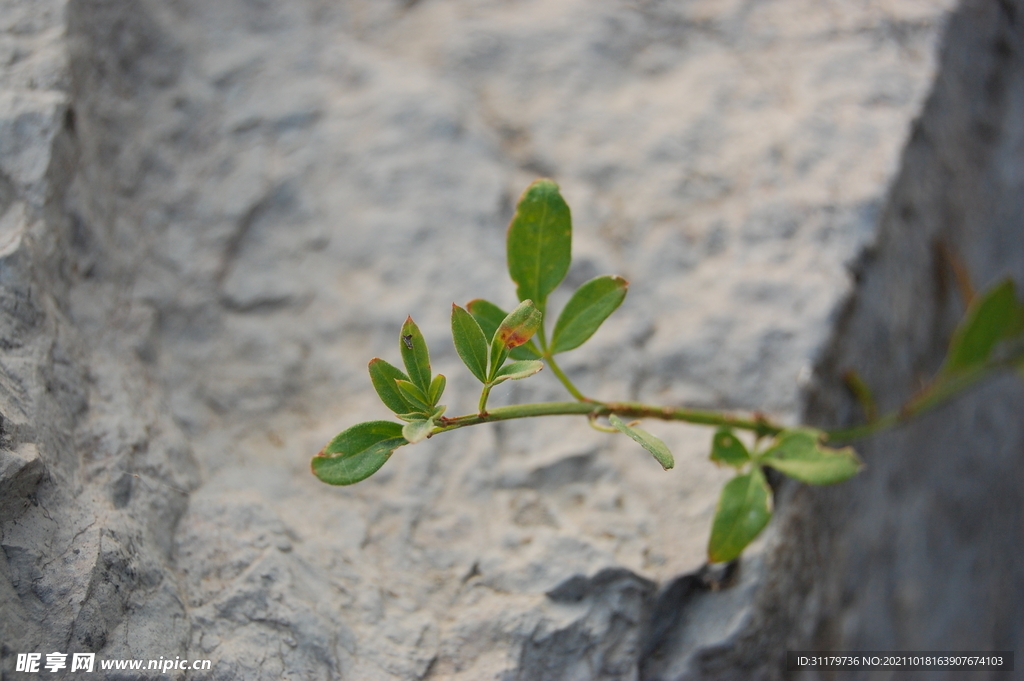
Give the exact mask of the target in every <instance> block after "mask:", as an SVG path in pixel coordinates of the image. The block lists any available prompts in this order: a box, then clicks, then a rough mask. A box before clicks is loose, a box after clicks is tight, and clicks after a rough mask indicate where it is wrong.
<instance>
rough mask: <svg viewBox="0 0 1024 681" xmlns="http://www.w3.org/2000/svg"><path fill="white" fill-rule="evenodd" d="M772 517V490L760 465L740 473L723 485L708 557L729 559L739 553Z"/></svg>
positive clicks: (712, 559)
mask: <svg viewBox="0 0 1024 681" xmlns="http://www.w3.org/2000/svg"><path fill="white" fill-rule="evenodd" d="M771 517H772V511H771V506H770V490H769V489H768V483H767V481H766V480H765V479H764V473H762V472H761V467H760V466H754V467H753V469H752V470H751V471H750V472H749V473H746V474H744V475H737V476H736V477H735V478H733V479H732V480H730V481H729V482H727V483H726V484H725V487H723V488H722V495H721V496H720V497H719V498H718V508H717V509H716V510H715V519H714V521H713V522H712V524H711V538H710V539H709V540H708V560H709V561H711V562H712V563H725V562H727V561H730V560H733V559H734V558H736V557H738V556H739V555H740V554H741V553H742V552H743V549H745V548H747V545H748V544H750V542H752V541H754V539H755V538H757V535H759V534H760V533H761V530H763V529H764V526H765V525H767V524H768V521H769V520H770V519H771Z"/></svg>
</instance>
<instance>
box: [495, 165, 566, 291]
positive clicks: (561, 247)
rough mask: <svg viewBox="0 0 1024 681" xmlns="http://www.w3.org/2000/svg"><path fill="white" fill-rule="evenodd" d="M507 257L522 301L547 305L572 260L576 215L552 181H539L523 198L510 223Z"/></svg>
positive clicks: (530, 187) (543, 179)
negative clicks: (574, 215)
mask: <svg viewBox="0 0 1024 681" xmlns="http://www.w3.org/2000/svg"><path fill="white" fill-rule="evenodd" d="M507 256H508V258H507V259H508V272H509V276H511V277H512V281H514V282H515V283H516V291H517V293H518V295H519V300H533V301H535V302H536V303H537V306H538V307H540V308H543V307H544V304H545V302H546V301H547V297H548V294H549V293H551V291H553V290H555V288H556V287H557V286H558V284H560V283H561V281H562V279H564V278H565V275H566V273H567V272H568V271H569V263H570V261H571V259H572V216H571V214H570V211H569V206H568V204H566V202H565V199H563V198H562V195H561V193H560V192H559V189H558V185H557V184H555V183H554V182H553V181H552V180H549V179H547V178H542V179H539V180H536V181H535V182H533V183H532V184H531V185H530V186H529V187H527V188H526V191H524V192H523V194H522V196H520V197H519V203H518V204H517V206H516V213H515V215H514V216H513V217H512V222H511V223H509V226H508V238H507Z"/></svg>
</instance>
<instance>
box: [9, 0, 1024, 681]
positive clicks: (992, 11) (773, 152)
mask: <svg viewBox="0 0 1024 681" xmlns="http://www.w3.org/2000/svg"><path fill="white" fill-rule="evenodd" d="M951 9H953V8H952V5H951V3H950V2H942V3H938V2H919V1H917V0H880V1H878V2H863V3H861V2H846V1H843V2H840V1H838V0H835V1H832V2H829V1H825V0H785V1H783V0H774V1H770V2H757V3H750V2H740V1H739V0H736V1H731V0H730V1H721V0H715V1H712V0H690V1H688V2H658V1H655V0H651V1H646V0H638V1H635V2H625V1H623V0H615V1H613V0H561V1H559V2H551V1H550V0H548V1H545V0H519V1H516V2H508V1H501V0H451V1H448V2H442V1H441V0H418V1H417V0H403V1H399V0H347V1H345V2H325V1H321V0H302V1H295V2H288V3H284V2H280V3H273V2H267V1H266V0H218V2H205V1H203V0H177V1H174V2H166V1H159V0H66V1H61V0H0V31H2V33H0V547H2V551H0V613H2V616H0V656H2V667H0V669H2V672H0V673H2V674H3V678H5V679H6V678H18V677H19V675H18V674H16V673H15V672H14V671H13V669H14V658H15V656H16V654H17V653H19V652H30V651H37V652H51V651H54V650H56V651H63V652H68V653H70V652H96V653H97V657H98V658H99V659H113V658H144V659H149V658H154V659H155V658H158V657H160V656H163V657H165V658H173V657H175V656H179V655H180V656H182V657H187V658H190V659H196V658H203V659H210V660H212V661H213V669H212V672H209V673H206V674H205V675H203V674H192V677H193V678H210V679H241V678H245V679H282V678H285V679H358V680H376V679H381V680H392V679H427V678H433V679H459V680H467V681H468V680H476V679H502V680H512V679H522V680H523V681H527V680H529V681H535V680H537V681H539V680H545V679H579V680H590V679H608V680H611V679H621V680H634V679H648V680H654V679H665V680H668V679H673V680H675V679H683V678H778V677H782V676H785V671H784V651H785V649H786V648H787V647H789V648H791V649H793V648H799V647H820V648H822V649H852V648H858V647H859V648H862V649H863V648H869V647H875V648H880V649H941V648H946V647H952V648H957V647H960V648H988V649H994V648H1014V647H1016V648H1017V649H1018V650H1024V646H1022V645H1020V643H1021V642H1022V640H1024V624H1022V622H1024V616H1022V608H1024V605H1022V604H1024V593H1022V590H1024V568H1022V567H1021V565H1020V561H1019V559H1017V558H1016V554H1017V553H1019V552H1018V551H1016V550H1015V549H1014V548H1013V546H1014V544H1013V542H1014V541H1017V542H1019V537H1020V536H1022V535H1024V531H1022V530H1024V521H1022V517H1021V516H1022V510H1021V509H1022V508H1024V503H1022V499H1021V490H1022V489H1024V485H1022V484H1021V483H1022V481H1021V470H1024V466H1022V464H1024V460H1022V452H1024V431H1022V428H1021V426H1020V424H1019V423H1018V421H1019V419H1016V418H1015V415H1017V414H1019V413H1021V410H1022V402H1024V393H1022V390H1021V388H1020V385H1019V384H1018V383H1014V382H1013V381H1007V382H997V383H994V384H992V385H989V386H986V387H985V388H984V389H983V390H981V391H979V392H977V393H976V394H973V395H972V396H970V397H969V399H966V400H964V401H962V402H959V403H957V405H955V406H951V407H949V408H948V409H947V410H946V411H944V412H942V413H939V414H936V415H934V416H932V417H930V420H928V421H922V422H921V423H920V424H918V425H917V426H914V427H913V428H909V429H906V430H904V431H900V432H898V433H894V434H892V435H889V436H886V437H885V438H877V439H876V440H874V441H872V442H870V443H866V444H865V445H863V446H862V453H863V455H864V457H865V458H866V460H867V461H868V464H869V467H868V469H867V471H866V473H865V474H864V475H862V476H861V477H859V478H858V479H857V480H856V481H855V482H852V483H849V484H848V485H844V486H841V487H837V488H834V489H827V490H814V491H811V490H808V489H807V488H803V487H798V486H784V487H783V488H782V490H780V494H779V497H778V500H777V501H778V509H779V514H778V517H777V518H776V521H774V522H773V524H772V526H771V528H770V531H769V533H768V535H769V536H768V538H767V539H766V541H763V542H760V543H759V544H758V546H756V547H754V549H753V550H752V551H750V552H749V554H748V557H747V558H746V559H745V560H744V561H743V563H741V565H740V567H739V571H738V572H737V573H735V574H731V575H728V576H727V577H728V578H727V579H726V580H725V585H726V587H727V588H724V589H721V590H719V591H712V590H710V589H709V586H708V584H709V582H711V581H713V580H710V579H709V575H708V574H707V573H706V572H703V571H701V570H700V568H701V566H702V565H703V562H704V557H703V553H704V545H705V543H706V540H707V534H708V531H709V527H710V518H711V513H712V511H713V509H714V504H715V501H716V498H717V494H718V490H719V488H720V485H721V484H722V482H723V481H724V480H725V479H727V474H726V473H724V472H721V471H718V470H716V469H715V468H714V467H713V466H712V465H711V464H709V463H708V462H707V461H706V460H705V459H706V455H707V449H708V445H709V442H710V432H709V431H707V430H704V429H697V428H689V427H685V426H681V425H669V424H648V427H649V428H650V429H651V430H654V431H655V432H657V433H658V434H659V435H660V436H661V437H663V439H665V441H666V442H667V443H668V444H669V446H670V447H671V448H672V449H673V451H674V452H675V453H676V458H677V467H676V469H675V470H674V471H672V472H670V473H665V472H663V471H662V470H661V469H660V467H659V466H658V465H657V464H656V463H655V462H654V461H653V460H651V458H650V457H649V456H648V455H647V454H646V453H645V452H643V451H642V450H640V449H639V448H638V447H637V446H635V444H634V443H632V442H631V441H629V440H627V439H626V438H623V437H615V436H611V435H606V434H602V433H598V432H596V431H593V430H591V429H589V428H587V427H586V425H585V423H583V422H582V421H581V420H579V419H576V420H573V419H570V418H559V419H550V420H548V421H537V422H531V423H522V424H520V423H514V424H512V423H509V424H502V425H491V426H486V427H480V428H475V429H468V430H465V431H459V432H456V433H452V434H449V435H446V436H444V437H438V438H433V439H432V440H431V441H429V442H425V443H422V444H419V445H416V446H415V447H409V448H404V449H402V450H399V452H398V454H396V456H395V457H394V458H393V459H392V460H391V461H390V462H389V463H388V464H387V465H386V466H385V467H384V468H383V469H382V470H381V472H380V473H378V474H377V475H376V476H374V477H373V478H371V479H370V480H368V481H367V482H365V483H362V484H360V485H357V486H355V487H352V488H330V487H328V486H326V485H323V484H321V483H319V482H317V481H316V480H315V479H314V478H313V477H312V476H311V475H310V473H309V470H308V462H309V457H310V456H311V455H312V454H313V453H315V452H316V451H318V450H319V449H320V447H321V446H322V445H323V443H324V442H326V441H327V440H328V439H329V438H330V437H331V436H333V435H334V434H335V433H336V432H338V431H339V430H341V429H343V428H345V427H347V426H348V425H351V424H353V423H355V422H357V421H362V420H367V419H374V418H385V417H386V416H387V412H386V409H385V408H384V407H383V406H382V405H381V404H379V402H378V400H377V398H376V396H375V395H374V393H373V391H372V388H371V386H370V383H369V379H368V377H367V374H366V369H365V366H366V362H367V361H368V360H369V359H370V358H371V357H373V356H376V355H380V356H383V357H385V358H386V359H389V360H391V361H397V356H398V352H397V335H398V329H399V327H400V325H401V322H402V321H403V320H404V319H405V316H406V315H408V314H412V315H414V316H415V318H416V320H417V322H419V324H420V326H421V328H423V330H424V333H425V335H426V337H427V340H428V342H429V343H430V344H431V350H432V359H433V363H434V366H435V368H436V369H438V370H440V371H441V372H442V373H445V374H446V375H447V376H448V377H449V383H448V394H447V396H446V398H445V402H446V403H447V404H449V413H462V412H465V411H470V410H472V409H473V407H474V405H475V394H474V393H475V390H474V386H473V383H474V380H473V379H472V378H471V377H469V374H468V372H467V371H465V369H463V368H462V367H461V363H460V362H459V360H458V357H457V356H456V354H455V352H454V348H453V347H452V346H451V342H450V336H449V334H448V330H447V325H448V315H449V310H450V304H451V302H452V301H456V302H459V303H464V302H465V301H467V300H469V299H470V298H474V297H486V298H489V299H492V300H494V301H496V302H498V303H500V304H503V305H505V306H510V305H511V304H512V303H513V302H514V292H513V288H512V285H511V283H510V282H509V281H508V279H507V276H506V274H505V271H504V229H505V225H506V224H507V222H508V219H509V217H510V216H511V213H512V210H513V207H514V204H515V200H516V198H517V196H518V194H519V192H520V191H522V189H523V188H524V187H525V186H526V185H527V184H528V183H529V182H530V181H531V180H532V179H534V178H535V177H537V176H540V175H545V176H550V177H553V178H554V179H556V180H557V181H558V182H559V183H560V184H561V186H562V189H563V193H564V195H565V196H566V198H567V200H568V202H569V204H570V206H572V208H573V215H574V223H575V239H574V244H573V246H574V265H573V269H572V270H571V271H570V274H569V283H570V284H578V283H581V282H582V281H585V280H586V279H589V278H590V277H592V276H595V275H598V274H605V273H617V274H621V275H623V276H625V277H626V278H627V279H629V280H630V282H631V286H630V294H629V296H628V297H627V299H626V302H625V304H624V305H623V306H622V308H620V310H619V311H618V312H616V314H615V315H614V316H613V317H612V319H610V320H609V322H608V323H607V324H606V325H605V327H604V328H602V330H601V331H600V332H599V334H598V335H597V336H595V338H594V339H593V340H592V341H591V342H590V343H589V344H588V346H587V347H586V348H583V349H580V350H578V351H575V352H574V353H572V354H571V355H567V356H566V361H565V362H564V364H563V366H564V368H565V369H566V370H567V371H568V372H569V373H570V374H571V375H572V376H573V377H574V378H575V379H577V381H578V384H579V385H580V387H581V388H582V389H583V390H584V391H585V392H587V393H591V394H594V395H595V396H599V397H606V398H631V399H641V400H645V401H652V402H654V401H657V402H665V403H678V402H686V403H689V404H693V405H698V406H712V407H720V408H741V409H763V410H765V411H768V412H770V413H772V414H774V415H776V416H778V417H779V418H782V419H784V420H787V421H796V420H797V419H798V418H800V417H801V414H804V415H805V416H806V418H809V419H810V420H812V421H813V422H816V423H820V424H825V425H831V424H835V423H852V422H855V421H856V420H857V419H858V418H859V415H858V414H857V413H856V411H855V409H854V407H853V405H852V404H851V402H850V400H849V399H848V397H847V396H846V394H845V392H844V389H843V388H842V386H841V384H840V383H839V382H838V376H839V375H840V374H841V372H842V371H844V370H845V369H846V368H849V367H851V366H855V367H856V368H858V370H859V371H861V373H862V374H863V375H864V377H865V378H866V379H867V381H868V383H869V384H871V385H872V386H873V387H874V388H875V391H876V394H877V395H878V397H879V400H880V402H882V403H883V405H885V406H891V405H897V404H899V403H900V402H901V401H902V400H903V399H905V397H906V396H908V395H909V394H911V393H912V392H913V390H914V389H915V387H916V385H917V384H918V383H917V381H919V380H920V377H921V376H922V375H926V374H927V372H928V371H930V370H932V369H934V368H935V367H936V366H937V365H938V362H939V361H940V359H941V355H942V352H943V350H944V347H945V343H946V339H947V338H948V335H949V332H950V330H951V329H952V327H953V325H954V324H955V322H956V320H957V318H958V317H959V315H960V314H961V312H962V309H963V301H961V300H959V298H958V297H957V291H956V287H955V286H953V285H951V284H949V277H948V274H947V275H943V274H942V272H943V271H944V270H943V269H942V267H943V265H942V263H943V261H942V259H941V257H940V256H938V255H936V254H937V253H940V252H942V251H943V249H942V248H938V247H937V246H936V244H938V243H940V242H941V243H942V244H944V246H943V248H945V249H946V250H948V251H950V252H953V253H956V254H957V255H958V257H960V258H962V259H963V260H964V262H965V263H966V264H967V266H968V268H969V270H970V272H971V274H972V276H973V277H974V279H975V281H976V283H977V285H978V286H979V287H980V286H983V285H985V284H987V283H989V282H991V281H994V280H995V279H996V278H998V277H999V276H1002V275H1005V274H1007V273H1012V274H1014V275H1015V276H1016V278H1017V280H1018V281H1024V255H1022V250H1024V247H1022V243H1024V240H1022V238H1021V231H1020V224H1021V216H1022V215H1024V205H1022V201H1024V137H1022V136H1021V130H1024V120H1022V117H1024V113H1022V112H1024V75H1022V74H1024V66H1022V58H1024V57H1022V55H1024V37H1022V31H1024V28H1022V26H1024V4H1022V3H1021V2H1019V1H1017V2H1011V1H1010V0H1005V1H1003V2H995V1H991V2H989V1H982V0H970V1H968V2H966V3H965V4H964V6H963V7H961V8H959V9H958V10H957V11H956V12H955V13H954V14H953V15H952V18H949V15H948V14H947V12H948V11H950V10H951ZM947 25H948V31H946V32H945V36H946V37H945V39H944V40H943V37H942V36H943V31H944V28H945V27H946V26H947ZM936 74H938V75H936ZM929 93H931V94H930V96H929ZM858 282H859V283H858ZM851 294H852V295H851ZM563 300H564V297H563ZM554 307H555V308H557V307H558V301H557V300H556V301H555V303H554ZM506 386H507V388H506ZM561 398H562V392H561V388H560V386H559V385H558V384H557V382H556V381H555V380H554V378H553V376H551V375H549V374H547V372H542V373H541V374H540V375H539V376H537V377H535V378H532V379H530V380H528V381H524V382H522V383H517V384H515V385H512V386H509V385H508V384H505V386H503V387H502V389H499V390H496V391H495V394H494V396H493V398H492V399H493V400H494V403H495V404H497V403H501V402H510V401H525V400H546V399H561ZM808 398H809V399H808ZM922 471H925V473H922ZM717 577H721V575H718V576H717ZM58 676H59V675H54V677H55V678H57V677H58ZM156 677H157V675H154V674H149V675H146V676H145V677H144V678H156ZM26 678H35V676H34V675H26ZM125 678H135V677H125ZM138 678H143V677H138ZM801 678H803V677H801ZM806 678H813V677H812V676H808V677H806ZM950 678H952V677H950Z"/></svg>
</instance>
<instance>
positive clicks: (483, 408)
mask: <svg viewBox="0 0 1024 681" xmlns="http://www.w3.org/2000/svg"><path fill="white" fill-rule="evenodd" d="M493 387H494V385H493V384H491V383H484V389H483V390H482V391H481V392H480V408H479V409H478V410H477V411H479V412H480V413H481V414H486V413H487V396H488V395H490V394H491V388H493ZM441 420H448V419H441ZM437 432H440V431H437Z"/></svg>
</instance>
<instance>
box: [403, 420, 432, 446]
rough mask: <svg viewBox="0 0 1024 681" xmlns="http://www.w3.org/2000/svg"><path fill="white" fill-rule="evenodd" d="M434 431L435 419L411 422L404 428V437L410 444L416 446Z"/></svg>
mask: <svg viewBox="0 0 1024 681" xmlns="http://www.w3.org/2000/svg"><path fill="white" fill-rule="evenodd" d="M433 429H434V419H422V420H419V421H410V422H409V423H407V424H405V425H404V426H403V427H402V437H404V438H405V439H406V440H408V441H409V444H416V443H417V442H420V441H421V440H425V439H426V438H427V436H428V435H430V431H431V430H433Z"/></svg>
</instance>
